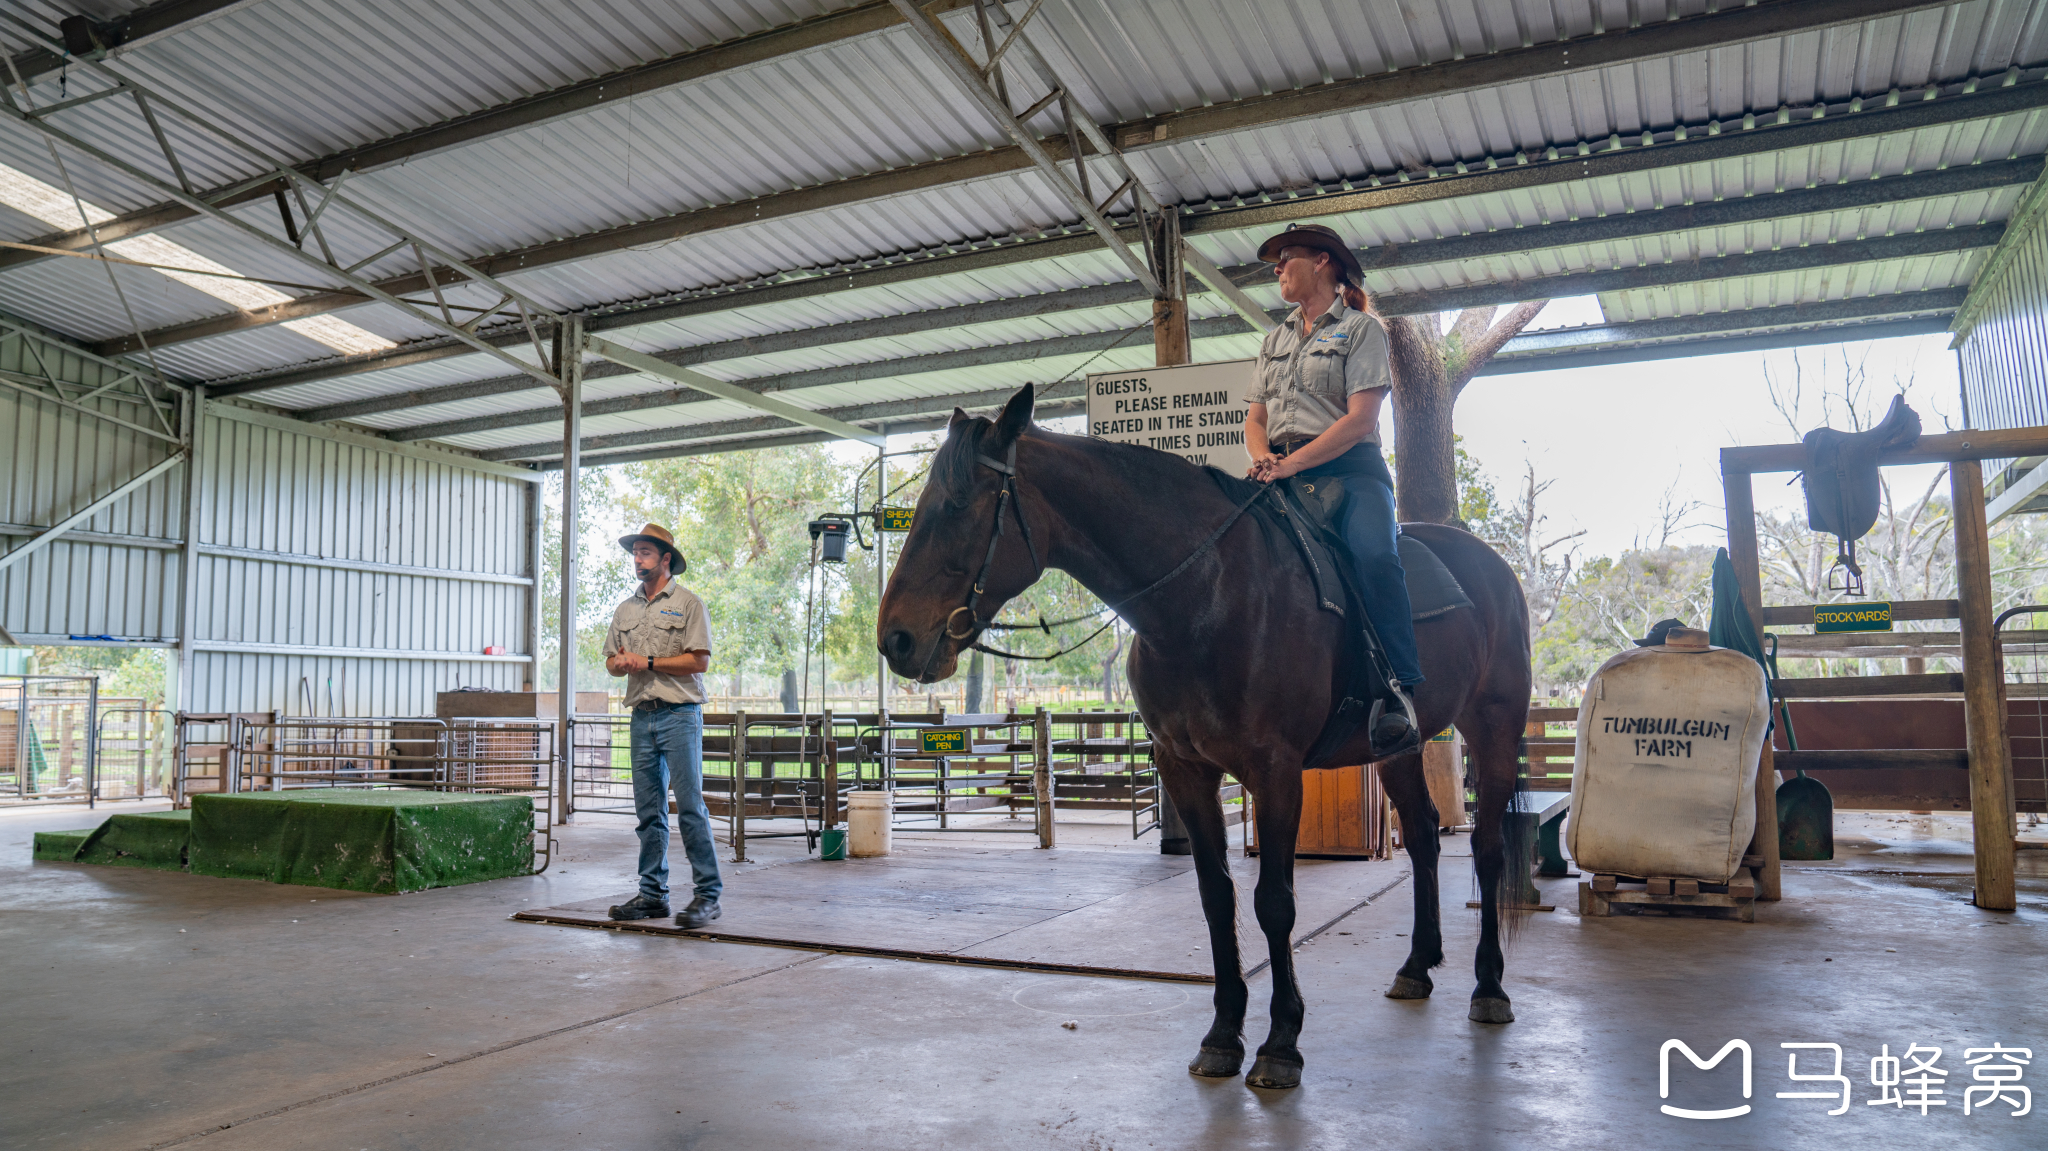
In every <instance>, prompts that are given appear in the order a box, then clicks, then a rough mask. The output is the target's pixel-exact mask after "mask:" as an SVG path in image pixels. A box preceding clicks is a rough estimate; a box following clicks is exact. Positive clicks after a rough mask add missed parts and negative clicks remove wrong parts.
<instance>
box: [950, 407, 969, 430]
mask: <svg viewBox="0 0 2048 1151" xmlns="http://www.w3.org/2000/svg"><path fill="white" fill-rule="evenodd" d="M973 418H974V417H973V416H970V415H968V414H967V413H966V412H964V411H962V410H960V409H959V408H954V409H953V418H952V419H950V420H947V421H946V434H947V435H949V436H950V435H952V434H953V429H954V428H957V427H959V426H960V425H961V424H964V423H966V422H967V421H969V420H971V419H973Z"/></svg>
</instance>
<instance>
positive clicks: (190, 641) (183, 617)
mask: <svg viewBox="0 0 2048 1151" xmlns="http://www.w3.org/2000/svg"><path fill="white" fill-rule="evenodd" d="M184 409H185V410H184V417H185V418H184V420H183V421H182V422H183V424H184V426H183V428H182V429H181V431H182V432H183V433H184V438H185V514H184V516H183V519H184V521H185V523H184V534H185V540H184V546H183V549H182V550H181V551H180V552H179V554H178V676H177V684H178V689H177V690H178V706H177V708H176V710H178V711H193V710H195V708H194V707H193V704H194V702H195V700H194V695H193V692H194V689H195V685H194V683H193V675H194V671H195V669H194V667H193V662H194V660H195V658H196V657H197V655H198V652H197V650H196V649H195V648H194V647H193V645H194V644H195V643H197V642H198V640H199V509H200V503H201V501H202V500H203V499H204V497H205V482H206V478H205V476H204V475H202V474H201V466H202V465H203V464H204V462H205V455H204V454H203V453H202V452H201V451H200V447H199V445H200V441H201V440H202V439H203V438H204V430H203V429H204V428H205V425H206V389H205V388H204V387H197V386H195V387H194V388H193V389H192V390H191V392H189V393H188V394H187V395H186V397H185V403H184Z"/></svg>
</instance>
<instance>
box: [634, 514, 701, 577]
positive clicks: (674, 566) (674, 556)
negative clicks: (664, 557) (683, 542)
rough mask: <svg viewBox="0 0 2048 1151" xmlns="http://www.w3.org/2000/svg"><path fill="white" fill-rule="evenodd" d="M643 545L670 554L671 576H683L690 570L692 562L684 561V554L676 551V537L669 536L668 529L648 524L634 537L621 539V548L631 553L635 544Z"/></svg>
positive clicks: (669, 568) (669, 567)
mask: <svg viewBox="0 0 2048 1151" xmlns="http://www.w3.org/2000/svg"><path fill="white" fill-rule="evenodd" d="M641 543H646V544H653V545H654V546H655V547H658V548H660V549H661V550H663V551H665V552H667V553H668V570H669V574H671V575H681V574H683V573H684V572H686V571H689V570H690V561H689V560H686V559H684V558H683V553H682V552H680V551H677V550H676V537H674V536H672V535H670V534H668V529H667V528H665V527H662V526H661V525H660V524H647V525H645V526H643V527H642V528H641V529H640V530H639V531H638V532H637V533H635V534H633V535H629V536H620V537H619V546H620V547H622V548H625V549H626V550H627V551H629V552H630V551H632V550H633V545H634V544H641Z"/></svg>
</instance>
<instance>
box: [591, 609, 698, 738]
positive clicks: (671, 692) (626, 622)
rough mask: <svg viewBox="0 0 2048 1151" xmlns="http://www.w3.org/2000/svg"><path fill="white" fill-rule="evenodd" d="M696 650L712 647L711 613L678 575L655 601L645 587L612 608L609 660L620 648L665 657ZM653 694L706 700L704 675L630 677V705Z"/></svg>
mask: <svg viewBox="0 0 2048 1151" xmlns="http://www.w3.org/2000/svg"><path fill="white" fill-rule="evenodd" d="M693 651H701V652H705V653H707V654H708V653H709V652H710V651H711V618H710V617H709V616H707V615H705V614H704V601H703V600H701V599H698V598H697V595H696V593H695V592H692V591H691V590H690V589H689V588H686V587H684V586H683V585H682V584H679V583H677V582H676V581H675V580H674V579H670V580H669V581H668V584H667V585H666V586H664V587H663V588H662V589H661V590H660V591H659V592H656V593H655V595H654V598H653V599H651V600H650V599H648V598H647V595H646V593H645V591H644V590H643V591H636V592H634V593H633V598H631V599H629V600H627V601H626V602H625V603H622V604H620V605H619V608H618V610H617V611H615V612H613V613H612V626H611V630H610V631H609V632H607V633H605V637H604V656H605V658H606V659H610V658H611V657H613V656H615V655H618V654H619V653H620V652H632V653H633V654H634V655H644V656H646V657H648V658H649V659H662V658H665V657H668V656H678V655H688V654H690V653H691V652H693ZM651 699H655V700H660V701H662V702H663V703H703V702H704V676H703V675H702V674H701V673H694V674H691V675H670V674H669V673H667V672H665V671H636V672H633V673H632V674H630V675H628V676H627V677H626V706H627V707H632V706H633V705H635V704H638V703H642V702H644V701H646V700H651Z"/></svg>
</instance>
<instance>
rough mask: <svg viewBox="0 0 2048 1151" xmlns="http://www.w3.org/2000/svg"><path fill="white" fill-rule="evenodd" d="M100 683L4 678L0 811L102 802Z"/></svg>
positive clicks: (0, 678) (0, 684)
mask: <svg viewBox="0 0 2048 1151" xmlns="http://www.w3.org/2000/svg"><path fill="white" fill-rule="evenodd" d="M99 708H100V694H99V679H98V677H96V676H87V675H0V806H13V805H21V804H48V803H83V804H85V805H86V806H88V807H90V806H92V805H93V804H94V803H95V802H97V800H98V799H99V788H98V784H99V746H98V740H96V739H95V738H94V735H95V733H96V732H97V730H98V727H99Z"/></svg>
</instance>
